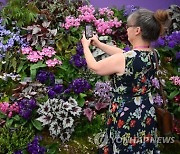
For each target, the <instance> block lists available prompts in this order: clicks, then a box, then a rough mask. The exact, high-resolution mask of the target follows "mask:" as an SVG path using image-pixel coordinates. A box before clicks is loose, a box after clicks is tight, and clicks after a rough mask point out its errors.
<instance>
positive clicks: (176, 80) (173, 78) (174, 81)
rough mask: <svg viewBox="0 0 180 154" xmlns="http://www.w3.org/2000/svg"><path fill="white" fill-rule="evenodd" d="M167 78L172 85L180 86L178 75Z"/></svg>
mask: <svg viewBox="0 0 180 154" xmlns="http://www.w3.org/2000/svg"><path fill="white" fill-rule="evenodd" d="M169 80H171V81H172V82H173V84H174V85H176V86H180V77H179V76H172V77H171V78H170V79H169Z"/></svg>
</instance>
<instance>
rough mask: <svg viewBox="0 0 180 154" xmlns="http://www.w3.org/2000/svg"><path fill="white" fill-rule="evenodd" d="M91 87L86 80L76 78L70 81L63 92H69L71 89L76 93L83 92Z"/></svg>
mask: <svg viewBox="0 0 180 154" xmlns="http://www.w3.org/2000/svg"><path fill="white" fill-rule="evenodd" d="M90 88H91V86H90V84H89V83H88V81H86V80H85V79H81V78H77V79H75V80H73V81H72V83H71V84H70V85H69V86H68V89H66V90H65V93H69V92H71V91H73V92H74V93H76V94H80V93H83V92H85V91H87V90H89V89H90Z"/></svg>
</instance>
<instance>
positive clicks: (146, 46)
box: [133, 45, 149, 49]
mask: <svg viewBox="0 0 180 154" xmlns="http://www.w3.org/2000/svg"><path fill="white" fill-rule="evenodd" d="M136 48H142V49H144V48H149V45H144V46H135V47H134V48H133V49H136Z"/></svg>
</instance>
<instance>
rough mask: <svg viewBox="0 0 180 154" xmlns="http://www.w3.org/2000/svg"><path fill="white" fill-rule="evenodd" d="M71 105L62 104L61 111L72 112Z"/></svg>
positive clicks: (67, 103)
mask: <svg viewBox="0 0 180 154" xmlns="http://www.w3.org/2000/svg"><path fill="white" fill-rule="evenodd" d="M72 107H73V106H72V105H71V104H70V103H69V102H64V103H63V105H62V109H65V110H66V111H70V110H72Z"/></svg>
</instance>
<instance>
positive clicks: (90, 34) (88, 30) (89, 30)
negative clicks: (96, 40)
mask: <svg viewBox="0 0 180 154" xmlns="http://www.w3.org/2000/svg"><path fill="white" fill-rule="evenodd" d="M85 35H86V38H87V39H89V38H91V37H93V27H92V25H90V24H89V25H86V27H85Z"/></svg>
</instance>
